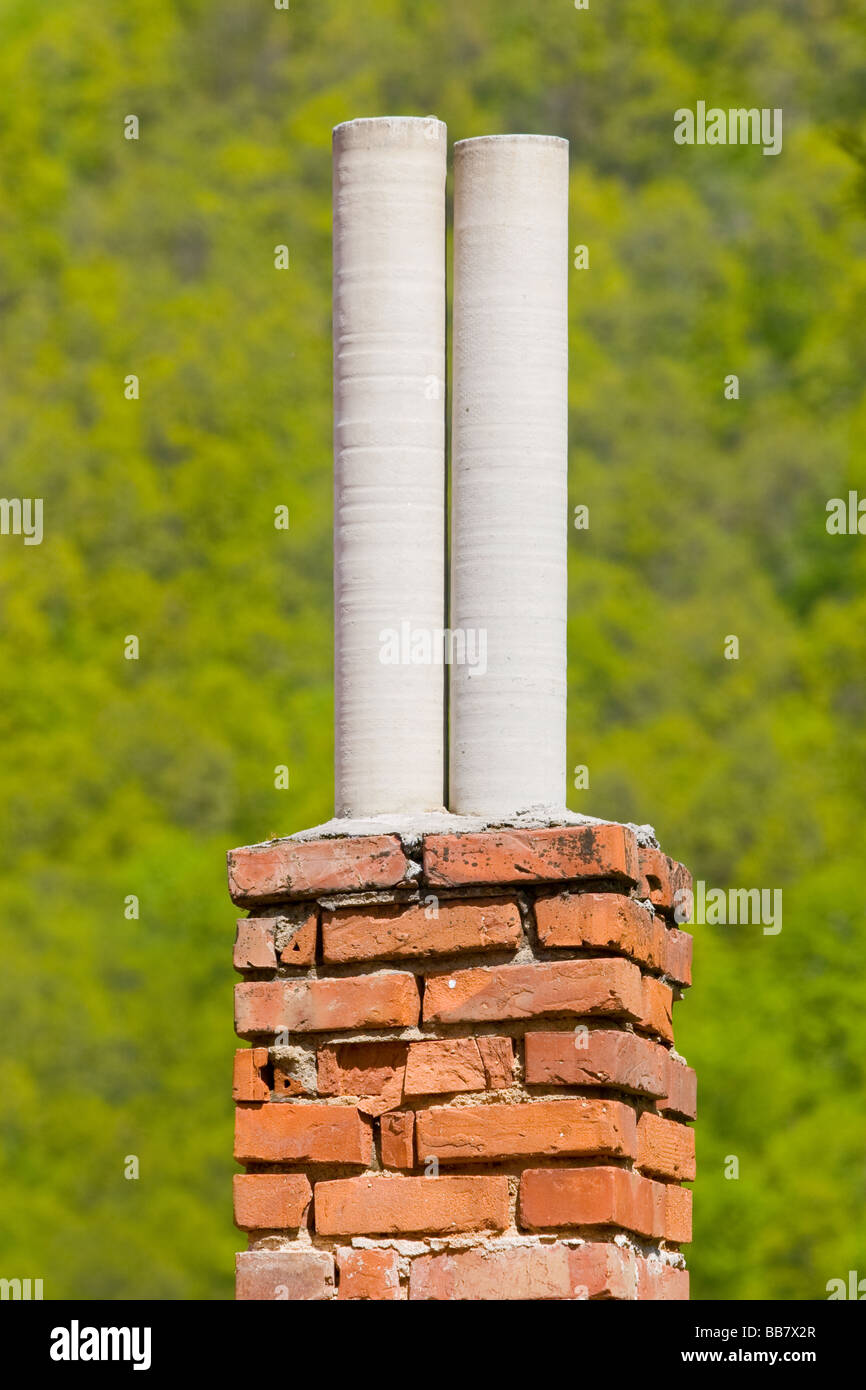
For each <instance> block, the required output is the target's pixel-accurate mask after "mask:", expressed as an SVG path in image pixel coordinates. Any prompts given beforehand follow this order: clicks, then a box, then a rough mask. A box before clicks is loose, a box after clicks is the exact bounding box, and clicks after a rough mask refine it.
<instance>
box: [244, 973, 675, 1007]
mask: <svg viewBox="0 0 866 1390" xmlns="http://www.w3.org/2000/svg"><path fill="white" fill-rule="evenodd" d="M238 988H243V986H238ZM668 993H670V991H668ZM643 1008H644V1004H643V1001H642V994H641V975H640V970H639V968H638V967H637V966H636V965H634V964H633V963H632V962H631V961H628V960H622V959H620V958H619V957H612V958H603V957H597V958H594V959H592V960H562V961H545V962H543V963H540V964H535V965H490V966H487V965H481V966H478V967H477V968H475V969H471V970H457V971H454V972H453V973H449V974H447V975H445V974H443V975H431V976H429V977H428V979H427V988H426V992H425V995H424V1021H425V1022H439V1023H459V1022H463V1021H468V1022H482V1023H484V1022H488V1021H491V1020H494V1019H508V1018H551V1017H555V1016H557V1015H559V1016H568V1015H571V1016H580V1015H584V1014H603V1015H606V1016H608V1017H613V1018H625V1019H638V1018H640V1017H641V1014H642V1011H643Z"/></svg>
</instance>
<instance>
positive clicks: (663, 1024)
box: [638, 975, 674, 1043]
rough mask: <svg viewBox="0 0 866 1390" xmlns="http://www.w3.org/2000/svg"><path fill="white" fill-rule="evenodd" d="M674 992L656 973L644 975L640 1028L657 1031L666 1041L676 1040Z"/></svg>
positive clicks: (652, 1031)
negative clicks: (657, 977)
mask: <svg viewBox="0 0 866 1390" xmlns="http://www.w3.org/2000/svg"><path fill="white" fill-rule="evenodd" d="M673 1006H674V994H673V990H672V989H671V987H670V985H666V984H664V983H663V982H662V981H661V980H657V979H656V978H655V976H654V975H644V977H643V1004H642V1008H641V1016H640V1020H639V1022H638V1027H639V1028H645V1029H646V1030H647V1031H648V1032H650V1033H656V1034H657V1035H658V1036H659V1037H660V1038H664V1040H665V1042H670V1043H672V1042H673V1040H674V1026H673Z"/></svg>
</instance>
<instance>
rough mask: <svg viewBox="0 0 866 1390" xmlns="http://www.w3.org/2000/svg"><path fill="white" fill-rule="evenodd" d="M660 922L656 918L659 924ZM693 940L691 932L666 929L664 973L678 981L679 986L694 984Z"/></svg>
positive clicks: (672, 928) (663, 957)
mask: <svg viewBox="0 0 866 1390" xmlns="http://www.w3.org/2000/svg"><path fill="white" fill-rule="evenodd" d="M660 920H661V919H660V918H658V917H657V918H656V921H657V922H658V921H660ZM693 940H694V939H693V937H692V935H691V933H690V932H687V931H679V930H678V928H677V927H667V928H666V929H665V935H664V943H663V946H664V954H663V956H662V971H663V973H664V974H665V975H669V976H670V978H671V979H672V980H676V982H677V984H678V985H690V984H691V982H692V945H693Z"/></svg>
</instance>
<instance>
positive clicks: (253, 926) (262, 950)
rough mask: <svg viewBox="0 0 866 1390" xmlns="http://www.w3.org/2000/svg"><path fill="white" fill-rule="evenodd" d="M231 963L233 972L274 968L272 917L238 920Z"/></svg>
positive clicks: (274, 952)
mask: <svg viewBox="0 0 866 1390" xmlns="http://www.w3.org/2000/svg"><path fill="white" fill-rule="evenodd" d="M232 963H233V964H234V968H235V970H239V971H244V970H274V969H275V968H276V964H277V953H276V948H275V946H274V919H273V917H241V918H239V919H238V923H237V930H236V932H235V945H234V952H233V954H232Z"/></svg>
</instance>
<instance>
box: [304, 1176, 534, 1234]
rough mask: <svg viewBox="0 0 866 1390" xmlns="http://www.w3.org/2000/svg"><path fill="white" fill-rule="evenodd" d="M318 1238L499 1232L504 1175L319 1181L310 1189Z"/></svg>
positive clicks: (504, 1207)
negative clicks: (313, 1192)
mask: <svg viewBox="0 0 866 1390" xmlns="http://www.w3.org/2000/svg"><path fill="white" fill-rule="evenodd" d="M315 1219H316V1230H317V1231H318V1233H319V1235H326V1236H327V1235H330V1236H335V1235H336V1236H362V1235H370V1236H375V1235H448V1234H451V1233H456V1232H459V1231H484V1230H495V1231H503V1230H505V1228H506V1226H507V1225H508V1179H507V1178H504V1177H490V1178H488V1177H460V1178H433V1177H430V1178H427V1177H424V1178H420V1177H415V1178H403V1177H396V1176H391V1175H390V1174H387V1175H386V1174H370V1173H367V1174H364V1176H363V1177H358V1178H339V1179H337V1180H336V1181H335V1182H320V1183H317V1184H316V1189H315Z"/></svg>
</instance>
